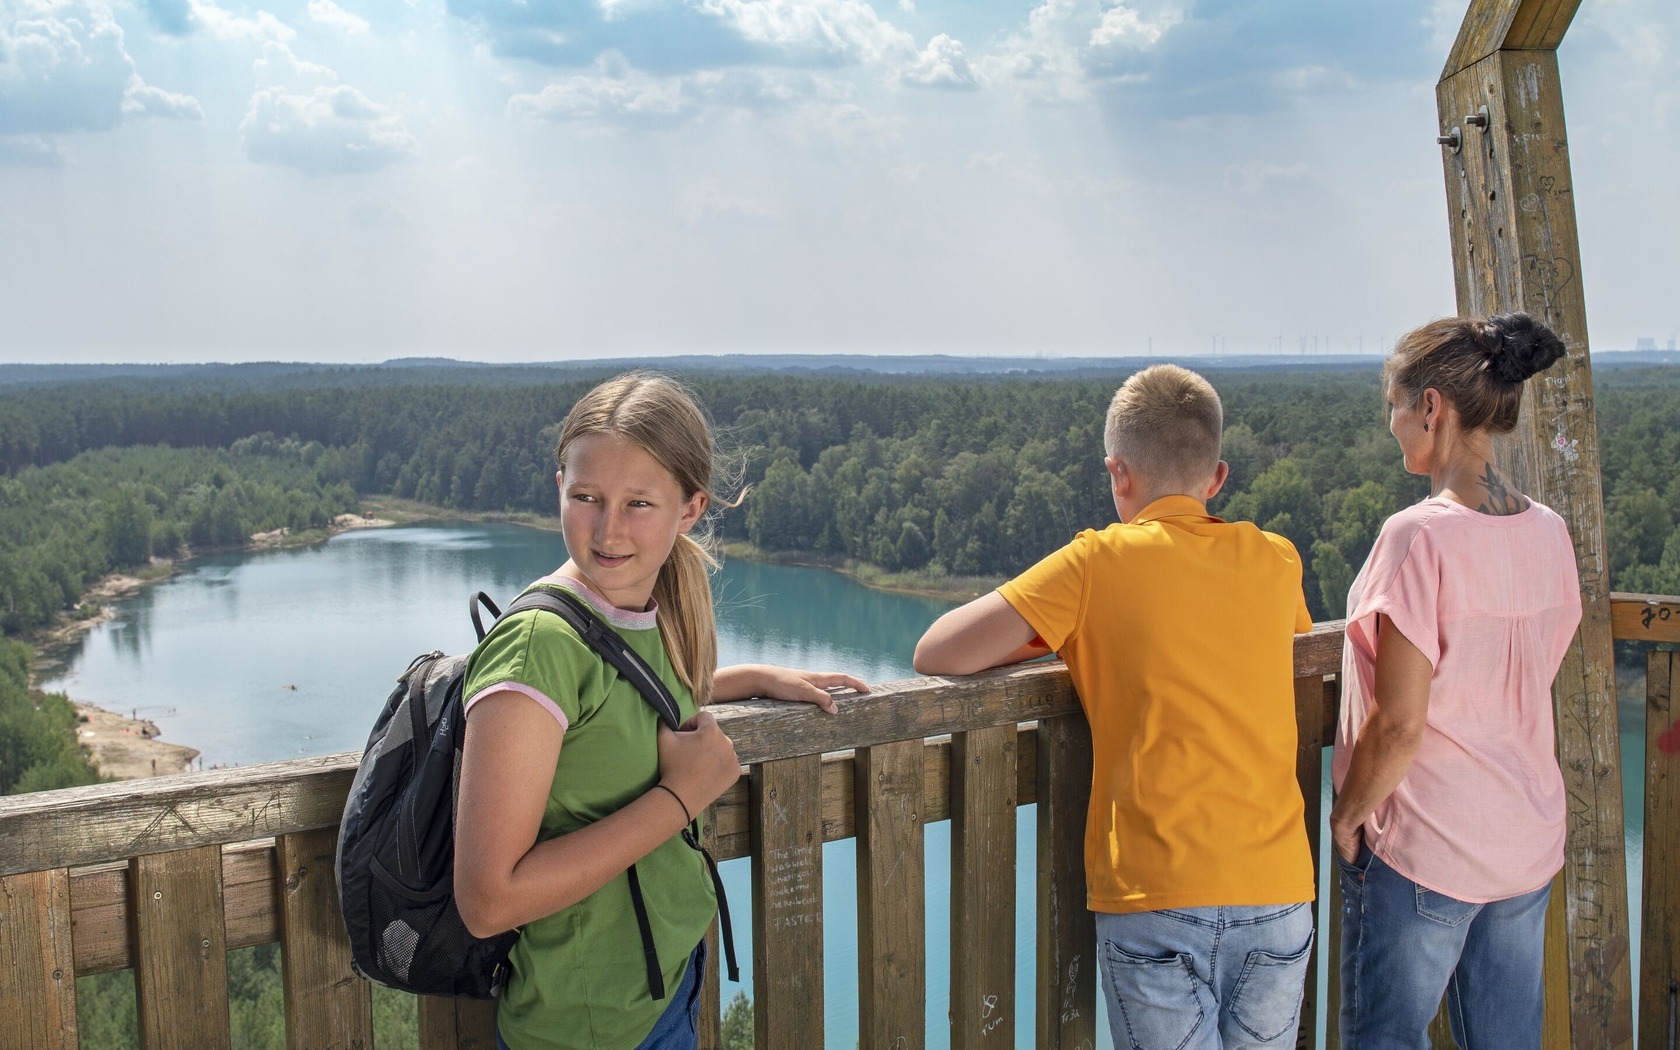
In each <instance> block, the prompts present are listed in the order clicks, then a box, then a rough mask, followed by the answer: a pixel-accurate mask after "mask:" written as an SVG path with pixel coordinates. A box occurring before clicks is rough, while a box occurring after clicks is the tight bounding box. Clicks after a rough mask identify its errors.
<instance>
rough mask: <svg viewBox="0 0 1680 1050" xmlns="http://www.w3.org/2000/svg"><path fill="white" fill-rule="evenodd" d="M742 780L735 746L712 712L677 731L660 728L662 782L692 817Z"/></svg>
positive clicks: (707, 712)
mask: <svg viewBox="0 0 1680 1050" xmlns="http://www.w3.org/2000/svg"><path fill="white" fill-rule="evenodd" d="M740 778H741V763H740V761H739V760H738V759H736V757H735V743H734V741H732V740H730V739H729V737H728V736H726V735H724V732H723V730H722V728H720V727H719V726H718V724H717V719H715V718H713V717H712V715H711V712H709V711H701V712H700V713H699V714H697V715H695V716H694V717H693V718H690V719H689V720H688V721H687V722H684V723H683V725H682V728H681V729H678V730H675V731H673V730H671V729H670V728H669V727H667V726H665V725H661V726H660V727H659V782H660V783H661V784H663V785H665V787H666V789H667V790H670V791H673V792H675V793H676V796H677V798H678V799H679V800H680V801H681V802H682V804H683V806H684V808H685V809H686V810H687V811H688V813H689V814H690V815H693V814H695V813H699V812H700V811H701V810H703V809H705V808H706V807H707V806H709V805H711V804H712V803H713V802H715V801H717V797H718V796H719V795H721V794H723V793H724V792H725V791H728V790H729V789H730V788H731V787H733V786H734V785H735V781H737V780H739V779H740Z"/></svg>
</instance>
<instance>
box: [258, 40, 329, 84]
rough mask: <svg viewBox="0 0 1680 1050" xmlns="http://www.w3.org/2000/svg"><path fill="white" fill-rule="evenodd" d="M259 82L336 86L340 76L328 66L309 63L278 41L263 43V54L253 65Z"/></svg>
mask: <svg viewBox="0 0 1680 1050" xmlns="http://www.w3.org/2000/svg"><path fill="white" fill-rule="evenodd" d="M252 69H253V70H254V71H255V73H256V76H257V82H258V83H259V84H264V85H273V84H278V83H289V84H293V85H309V86H314V85H317V84H336V83H337V82H338V74H337V73H335V72H334V71H332V70H331V69H328V68H327V67H326V66H323V65H319V64H317V63H315V62H307V61H305V60H303V59H301V58H299V57H297V55H296V54H295V53H294V52H293V51H292V49H291V48H290V47H289V46H288V45H286V44H284V43H281V42H280V41H278V40H269V41H265V42H264V43H263V49H262V54H261V55H259V56H257V60H256V62H255V63H253V65H252Z"/></svg>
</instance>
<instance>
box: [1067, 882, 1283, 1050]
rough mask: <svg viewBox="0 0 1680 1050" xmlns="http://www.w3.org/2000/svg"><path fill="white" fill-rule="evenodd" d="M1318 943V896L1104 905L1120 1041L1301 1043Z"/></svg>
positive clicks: (1121, 1047) (1123, 1049) (1186, 1049)
mask: <svg viewBox="0 0 1680 1050" xmlns="http://www.w3.org/2000/svg"><path fill="white" fill-rule="evenodd" d="M1312 942H1313V907H1312V905H1311V904H1310V903H1308V904H1267V905H1244V906H1239V907H1210V908H1178V909H1171V910H1165V911H1145V912H1132V913H1129V914H1125V915H1111V914H1107V913H1104V912H1098V913H1097V962H1098V965H1099V966H1100V967H1101V969H1102V975H1103V991H1104V993H1105V994H1106V996H1107V998H1108V1026H1109V1031H1110V1032H1111V1033H1112V1034H1113V1036H1114V1045H1115V1047H1116V1048H1118V1050H1220V1048H1224V1050H1236V1048H1238V1047H1268V1048H1274V1047H1275V1048H1279V1050H1281V1048H1284V1047H1293V1046H1294V1045H1295V1028H1296V1025H1297V1024H1298V1023H1299V1022H1300V1017H1301V988H1302V984H1303V982H1304V981H1305V979H1306V975H1307V956H1308V955H1309V954H1310V953H1311V951H1312Z"/></svg>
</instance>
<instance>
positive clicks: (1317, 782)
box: [1295, 674, 1326, 1050]
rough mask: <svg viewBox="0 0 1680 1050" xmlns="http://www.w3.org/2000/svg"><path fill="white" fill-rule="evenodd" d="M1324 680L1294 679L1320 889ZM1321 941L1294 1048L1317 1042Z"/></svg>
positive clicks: (1310, 967) (1299, 771) (1310, 963)
mask: <svg viewBox="0 0 1680 1050" xmlns="http://www.w3.org/2000/svg"><path fill="white" fill-rule="evenodd" d="M1325 692H1326V690H1325V688H1324V676H1323V675H1316V674H1315V675H1309V676H1308V677H1306V678H1297V679H1295V780H1296V782H1297V783H1298V784H1300V786H1301V803H1302V806H1303V807H1304V810H1305V818H1306V822H1307V843H1308V845H1309V847H1310V852H1311V854H1312V870H1313V885H1314V886H1317V885H1318V871H1319V865H1320V864H1321V863H1322V858H1323V854H1321V853H1320V851H1319V847H1320V846H1321V845H1322V843H1320V842H1319V836H1318V823H1319V819H1320V817H1321V816H1322V815H1323V814H1322V810H1323V803H1322V800H1321V798H1320V794H1321V790H1320V789H1321V788H1322V786H1323V783H1324V743H1323V740H1322V735H1323V729H1322V727H1323V725H1324V697H1325ZM1323 951H1324V943H1323V939H1322V938H1321V937H1314V938H1313V950H1312V955H1311V956H1309V957H1308V959H1307V979H1306V986H1305V987H1304V988H1303V989H1302V991H1301V1022H1300V1025H1299V1027H1297V1028H1296V1029H1295V1045H1296V1047H1298V1048H1299V1050H1310V1048H1311V1047H1312V1045H1313V1043H1314V1042H1315V1041H1316V1040H1317V1038H1318V1006H1319V1004H1318V960H1319V959H1320V958H1322V957H1323Z"/></svg>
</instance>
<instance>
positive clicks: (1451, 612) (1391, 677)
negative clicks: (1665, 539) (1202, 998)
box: [1330, 313, 1581, 1050]
mask: <svg viewBox="0 0 1680 1050" xmlns="http://www.w3.org/2000/svg"><path fill="white" fill-rule="evenodd" d="M1563 354H1564V346H1563V343H1562V341H1561V340H1559V339H1558V337H1557V336H1556V335H1555V334H1554V333H1553V332H1552V331H1551V329H1549V328H1547V327H1546V326H1545V325H1543V324H1540V323H1539V322H1537V321H1534V320H1533V319H1532V318H1530V317H1529V316H1528V315H1527V314H1521V313H1518V314H1500V315H1497V316H1494V317H1490V318H1488V319H1486V320H1481V319H1472V318H1452V319H1447V320H1441V321H1434V322H1432V323H1430V324H1427V325H1424V326H1423V327H1422V328H1419V329H1416V330H1415V331H1412V332H1409V333H1407V334H1406V335H1405V336H1404V337H1402V338H1401V340H1400V342H1399V343H1398V344H1397V345H1396V346H1395V349H1394V353H1393V354H1392V356H1390V358H1389V360H1388V362H1387V365H1386V367H1385V368H1384V387H1385V396H1386V398H1387V401H1388V406H1389V413H1390V422H1389V430H1390V431H1391V432H1392V433H1393V434H1394V437H1395V440H1396V441H1398V442H1399V443H1400V451H1401V454H1402V455H1403V456H1404V457H1405V463H1406V469H1407V471H1409V472H1411V473H1413V474H1427V475H1429V479H1430V482H1431V485H1430V491H1431V495H1430V496H1429V498H1428V499H1426V500H1423V501H1422V502H1421V503H1418V504H1416V505H1414V506H1411V507H1408V508H1406V509H1405V510H1402V511H1400V512H1399V513H1397V514H1395V515H1394V516H1393V517H1391V518H1389V519H1388V521H1387V522H1385V523H1384V525H1383V528H1382V533H1381V534H1380V535H1379V536H1378V537H1377V541H1376V544H1375V546H1374V547H1373V548H1372V550H1371V555H1370V557H1369V558H1368V559H1367V560H1366V562H1365V565H1364V567H1363V568H1362V569H1360V571H1359V575H1358V577H1357V578H1356V579H1355V580H1354V581H1353V586H1352V588H1351V589H1350V590H1349V592H1348V620H1347V643H1346V647H1345V649H1344V651H1343V658H1342V676H1343V678H1342V680H1343V683H1344V684H1343V706H1342V716H1341V724H1340V726H1339V727H1338V729H1337V733H1336V755H1335V762H1334V766H1333V776H1334V779H1335V784H1336V791H1337V797H1336V805H1335V808H1334V809H1332V811H1331V814H1330V830H1331V834H1332V836H1333V837H1334V840H1335V847H1336V854H1337V858H1338V860H1339V862H1340V864H1339V867H1340V869H1341V880H1342V892H1343V897H1344V900H1345V905H1344V909H1343V921H1342V964H1341V980H1342V1012H1341V1019H1340V1022H1341V1037H1342V1045H1343V1046H1344V1047H1347V1048H1348V1050H1389V1048H1394V1050H1400V1048H1406V1050H1410V1048H1414V1047H1415V1048H1419V1050H1421V1048H1424V1047H1427V1046H1428V1045H1429V1038H1428V1026H1429V1022H1430V1020H1431V1019H1432V1018H1433V1017H1434V1016H1435V1013H1436V1010H1437V1009H1438V1007H1439V1006H1440V1002H1441V997H1442V995H1443V994H1445V995H1446V996H1447V999H1448V1005H1449V1008H1450V1009H1449V1013H1450V1017H1451V1021H1452V1027H1453V1035H1454V1038H1455V1039H1456V1040H1457V1042H1458V1045H1459V1046H1460V1047H1466V1048H1474V1050H1493V1048H1523V1050H1531V1048H1535V1047H1538V1046H1539V1045H1540V1018H1541V1012H1542V1011H1541V1001H1542V993H1541V972H1542V947H1543V942H1544V930H1545V913H1546V900H1547V897H1548V894H1549V893H1550V888H1551V881H1552V877H1553V876H1554V875H1555V874H1557V872H1558V870H1559V869H1560V868H1561V867H1562V866H1563V830H1564V794H1563V777H1562V775H1561V773H1560V772H1559V770H1558V764H1557V759H1556V757H1555V751H1554V748H1553V724H1552V698H1551V683H1552V678H1553V677H1554V676H1555V675H1556V674H1557V669H1558V665H1559V663H1560V662H1561V661H1562V659H1563V654H1564V651H1565V650H1566V649H1567V647H1568V645H1569V642H1570V639H1571V638H1572V637H1573V636H1574V633H1575V628H1576V626H1577V625H1578V624H1579V623H1580V619H1581V599H1580V581H1579V579H1578V578H1577V576H1576V569H1575V550H1574V546H1573V544H1572V543H1571V541H1570V538H1569V531H1568V529H1567V527H1566V526H1565V525H1564V522H1563V519H1562V518H1560V517H1559V516H1558V515H1557V514H1556V513H1554V512H1553V511H1552V510H1550V509H1549V508H1547V507H1545V506H1542V505H1541V504H1539V503H1537V502H1535V501H1534V500H1532V499H1530V498H1528V497H1527V496H1525V495H1523V494H1522V493H1520V492H1517V491H1516V490H1515V489H1514V488H1512V487H1511V485H1510V483H1509V481H1508V480H1507V478H1506V477H1505V474H1504V472H1503V471H1501V470H1500V468H1499V467H1498V465H1497V464H1496V463H1495V462H1494V456H1493V438H1494V436H1495V435H1496V434H1504V433H1508V432H1509V431H1510V430H1511V429H1512V428H1514V427H1515V426H1516V422H1517V410H1518V407H1519V405H1520V403H1521V399H1522V384H1523V382H1524V381H1525V380H1527V379H1528V378H1529V377H1530V376H1532V375H1534V374H1535V373H1537V372H1540V371H1542V370H1544V369H1546V368H1548V367H1550V366H1551V365H1552V363H1553V362H1555V361H1556V360H1558V359H1559V358H1560V357H1562V356H1563Z"/></svg>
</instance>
